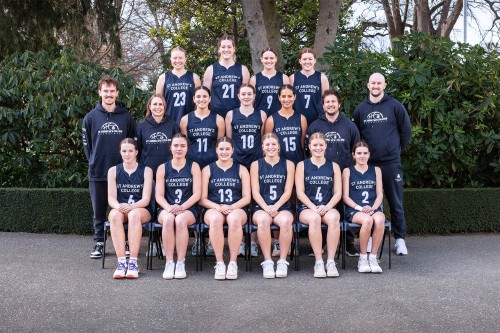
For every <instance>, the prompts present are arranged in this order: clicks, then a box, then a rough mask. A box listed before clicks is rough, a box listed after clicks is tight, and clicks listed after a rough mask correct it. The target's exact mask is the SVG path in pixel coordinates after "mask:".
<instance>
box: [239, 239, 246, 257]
mask: <svg viewBox="0 0 500 333" xmlns="http://www.w3.org/2000/svg"><path fill="white" fill-rule="evenodd" d="M244 255H245V243H243V242H242V243H241V244H240V249H239V250H238V256H244Z"/></svg>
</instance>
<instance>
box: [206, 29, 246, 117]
mask: <svg viewBox="0 0 500 333" xmlns="http://www.w3.org/2000/svg"><path fill="white" fill-rule="evenodd" d="M235 52H236V45H235V42H234V39H233V38H231V37H229V36H227V35H224V36H222V37H221V38H220V39H219V42H218V53H219V61H217V62H216V63H214V64H213V65H210V66H208V68H207V70H206V71H205V74H204V75H203V85H204V86H205V87H207V88H208V89H210V90H211V92H212V102H211V104H210V109H211V110H212V111H215V112H217V113H218V114H219V115H221V116H222V117H223V118H225V117H226V113H227V112H228V111H229V110H233V109H235V108H237V107H239V106H240V101H239V100H238V97H237V96H236V95H237V93H238V89H239V88H240V85H241V84H243V83H248V80H249V79H250V73H249V72H248V69H247V67H246V66H243V65H242V64H239V63H237V62H236V61H235V59H236V55H235Z"/></svg>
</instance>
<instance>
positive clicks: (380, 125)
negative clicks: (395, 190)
mask: <svg viewBox="0 0 500 333" xmlns="http://www.w3.org/2000/svg"><path fill="white" fill-rule="evenodd" d="M352 120H353V121H354V123H355V124H356V126H358V129H359V132H360V134H361V138H362V139H363V140H365V141H366V143H367V144H368V146H369V147H370V152H371V153H370V161H371V162H372V163H373V164H390V163H401V157H400V155H401V151H402V150H403V149H404V148H405V147H406V145H407V144H408V143H409V142H410V138H411V124H410V117H409V116H408V112H407V111H406V109H405V107H404V106H403V105H402V104H401V103H399V102H398V101H396V100H395V99H394V98H392V97H391V96H389V95H387V94H384V97H382V99H381V100H380V102H378V103H372V102H371V101H370V99H369V97H367V98H366V99H365V100H364V101H363V102H362V103H361V104H360V105H358V107H357V108H356V110H354V114H353V118H352Z"/></svg>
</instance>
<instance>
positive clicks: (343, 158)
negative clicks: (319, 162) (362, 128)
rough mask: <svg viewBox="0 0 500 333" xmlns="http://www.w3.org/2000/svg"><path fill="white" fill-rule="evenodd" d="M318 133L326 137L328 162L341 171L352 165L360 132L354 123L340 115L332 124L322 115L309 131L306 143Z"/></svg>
mask: <svg viewBox="0 0 500 333" xmlns="http://www.w3.org/2000/svg"><path fill="white" fill-rule="evenodd" d="M316 132H321V133H323V134H324V135H325V138H326V152H325V157H326V158H327V159H328V160H330V161H332V162H335V163H337V164H338V165H339V167H340V170H344V168H347V167H349V166H350V165H351V164H352V147H353V146H354V145H355V144H356V143H357V142H358V141H359V131H358V129H357V128H356V125H354V123H353V122H352V121H350V120H349V119H347V118H346V117H345V116H344V115H343V114H342V113H339V116H338V117H337V119H336V120H335V121H334V122H333V123H332V122H330V121H329V120H328V119H327V118H326V115H325V114H324V113H322V114H320V115H319V117H318V119H316V120H315V121H313V122H312V124H311V126H309V128H308V129H307V133H306V142H309V137H310V136H311V135H312V134H314V133H316Z"/></svg>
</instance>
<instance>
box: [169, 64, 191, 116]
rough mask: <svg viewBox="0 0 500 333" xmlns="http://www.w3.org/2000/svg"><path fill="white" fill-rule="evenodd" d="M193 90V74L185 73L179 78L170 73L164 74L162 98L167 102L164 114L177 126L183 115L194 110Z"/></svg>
mask: <svg viewBox="0 0 500 333" xmlns="http://www.w3.org/2000/svg"><path fill="white" fill-rule="evenodd" d="M194 88H195V86H194V75H193V72H190V71H187V72H186V73H184V75H182V76H181V77H177V76H176V75H175V74H174V73H172V72H166V73H165V85H164V87H163V96H164V97H165V100H166V101H167V112H166V114H167V116H169V117H170V119H172V120H173V121H174V122H175V123H176V124H177V125H179V124H180V122H181V118H182V117H183V116H184V115H186V114H188V113H189V112H191V111H193V110H194V102H193V92H194Z"/></svg>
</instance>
